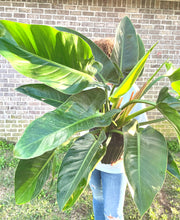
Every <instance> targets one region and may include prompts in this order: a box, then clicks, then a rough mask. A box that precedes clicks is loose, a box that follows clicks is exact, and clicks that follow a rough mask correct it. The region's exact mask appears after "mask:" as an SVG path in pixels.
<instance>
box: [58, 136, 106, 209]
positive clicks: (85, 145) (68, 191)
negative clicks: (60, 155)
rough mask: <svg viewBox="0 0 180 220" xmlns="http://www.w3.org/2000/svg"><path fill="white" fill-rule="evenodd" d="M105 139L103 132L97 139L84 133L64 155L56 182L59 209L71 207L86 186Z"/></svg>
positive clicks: (103, 149)
mask: <svg viewBox="0 0 180 220" xmlns="http://www.w3.org/2000/svg"><path fill="white" fill-rule="evenodd" d="M105 139H106V135H105V132H102V133H101V134H100V136H99V137H98V139H97V140H96V139H95V137H94V136H93V135H92V134H86V135H84V136H82V137H80V138H79V139H77V140H76V141H75V143H74V144H73V146H72V147H71V148H70V150H69V151H68V153H67V154H66V156H65V157H64V159H63V162H62V165H61V168H60V170H59V175H58V183H57V201H58V204H59V208H60V210H62V209H64V210H65V209H67V208H69V207H71V206H72V205H73V204H74V203H75V202H76V200H77V199H78V198H79V196H80V194H81V193H82V192H83V190H84V189H85V187H86V186H87V184H88V181H89V178H90V175H91V172H92V170H93V169H94V167H95V165H96V164H97V162H98V161H99V160H100V159H101V158H102V156H103V155H104V153H105V148H104V147H103V146H100V145H101V143H102V142H103V141H105Z"/></svg>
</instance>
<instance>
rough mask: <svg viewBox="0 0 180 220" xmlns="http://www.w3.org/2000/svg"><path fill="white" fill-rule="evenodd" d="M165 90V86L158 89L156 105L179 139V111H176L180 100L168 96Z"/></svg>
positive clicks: (179, 105)
mask: <svg viewBox="0 0 180 220" xmlns="http://www.w3.org/2000/svg"><path fill="white" fill-rule="evenodd" d="M167 91H168V90H167V88H163V89H162V90H161V91H160V93H159V97H158V100H157V105H156V107H157V109H158V110H159V111H160V112H161V114H162V115H163V116H164V117H165V118H166V120H167V121H168V122H169V123H170V124H171V125H172V127H173V128H174V129H175V131H176V133H177V136H178V139H179V140H180V113H179V112H178V110H179V107H180V101H179V100H177V99H176V98H174V97H172V96H170V94H168V92H167ZM176 109H177V110H176Z"/></svg>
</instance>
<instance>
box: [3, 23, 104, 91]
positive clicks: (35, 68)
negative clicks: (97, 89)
mask: <svg viewBox="0 0 180 220" xmlns="http://www.w3.org/2000/svg"><path fill="white" fill-rule="evenodd" d="M0 54H1V55H2V56H4V57H5V58H6V59H7V60H8V61H9V62H10V63H11V64H12V66H13V67H14V68H15V69H16V70H17V71H18V72H20V73H21V74H23V75H25V76H27V77H30V78H33V79H36V80H39V81H41V82H43V83H45V84H47V85H49V86H51V87H53V88H55V89H57V90H59V91H61V92H63V93H66V94H75V93H78V92H80V91H82V90H83V89H84V88H86V87H87V86H88V85H89V84H90V83H95V80H94V77H93V76H94V75H95V74H96V73H97V71H100V70H101V68H102V65H101V64H100V63H98V62H96V61H95V60H94V57H93V54H92V51H91V48H90V47H89V45H88V44H87V43H86V42H85V41H84V40H83V39H82V38H80V37H79V36H77V35H74V34H71V33H66V32H60V31H58V30H57V29H55V28H52V27H49V26H43V25H30V24H21V23H17V22H12V21H5V20H1V21H0ZM96 83H97V82H96Z"/></svg>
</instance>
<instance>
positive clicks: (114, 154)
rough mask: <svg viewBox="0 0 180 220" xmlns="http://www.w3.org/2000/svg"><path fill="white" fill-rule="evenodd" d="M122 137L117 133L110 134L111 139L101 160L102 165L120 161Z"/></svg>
mask: <svg viewBox="0 0 180 220" xmlns="http://www.w3.org/2000/svg"><path fill="white" fill-rule="evenodd" d="M123 145H124V141H123V135H122V134H118V133H112V138H111V141H110V143H109V145H108V146H107V150H106V154H105V155H104V157H103V159H102V160H101V162H102V163H104V164H112V163H115V162H117V161H118V160H120V159H121V157H122V154H123Z"/></svg>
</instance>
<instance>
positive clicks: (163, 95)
mask: <svg viewBox="0 0 180 220" xmlns="http://www.w3.org/2000/svg"><path fill="white" fill-rule="evenodd" d="M168 91H169V89H168V87H163V88H162V89H161V90H160V92H159V96H158V99H157V103H167V104H168V105H169V106H170V107H172V108H174V109H176V110H177V111H178V112H180V100H179V99H177V98H175V97H174V96H171V95H170V94H169V92H168Z"/></svg>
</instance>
